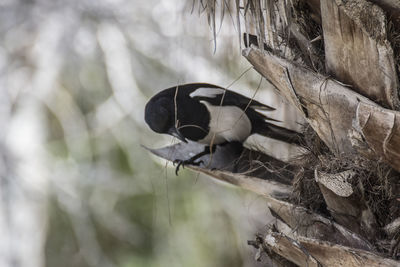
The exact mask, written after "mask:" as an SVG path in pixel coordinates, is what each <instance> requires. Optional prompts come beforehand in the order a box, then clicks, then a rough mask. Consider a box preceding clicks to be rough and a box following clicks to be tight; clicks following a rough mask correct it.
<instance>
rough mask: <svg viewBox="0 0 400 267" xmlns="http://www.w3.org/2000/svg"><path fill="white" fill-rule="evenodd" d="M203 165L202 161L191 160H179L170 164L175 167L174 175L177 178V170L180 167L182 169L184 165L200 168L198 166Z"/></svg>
mask: <svg viewBox="0 0 400 267" xmlns="http://www.w3.org/2000/svg"><path fill="white" fill-rule="evenodd" d="M202 163H204V162H203V161H202V160H199V161H196V162H195V161H192V160H190V159H189V160H181V159H176V160H174V161H173V162H172V164H173V165H174V166H175V165H176V168H175V175H176V176H178V172H179V168H180V167H181V166H182V168H183V169H184V168H185V165H187V164H189V165H193V166H200V164H202Z"/></svg>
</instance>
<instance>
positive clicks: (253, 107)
mask: <svg viewBox="0 0 400 267" xmlns="http://www.w3.org/2000/svg"><path fill="white" fill-rule="evenodd" d="M274 110H275V108H273V107H271V106H268V105H265V104H262V103H260V102H258V101H256V100H254V99H250V98H248V97H246V96H244V95H241V94H239V93H236V92H234V91H231V90H229V89H226V88H223V87H220V86H218V85H214V84H209V83H188V84H182V85H176V86H173V87H170V88H167V89H164V90H162V91H160V92H159V93H157V94H156V95H154V96H153V97H152V98H151V99H150V100H149V101H148V102H147V104H146V106H145V113H144V114H145V122H146V123H147V124H148V126H149V127H150V129H151V130H153V131H154V132H156V133H160V134H169V135H171V136H174V137H176V138H177V139H179V140H180V141H182V142H185V143H187V142H188V140H190V141H193V142H197V143H200V144H204V145H205V148H204V151H202V152H201V153H198V154H197V155H195V156H193V157H191V158H190V159H188V160H179V159H178V160H175V161H174V165H175V164H177V167H176V170H175V173H176V175H178V171H179V167H180V166H182V167H184V166H185V165H186V164H191V165H197V166H198V165H200V164H201V163H202V161H197V162H196V160H197V159H199V158H200V157H202V156H204V155H207V154H211V153H213V152H214V151H215V149H216V146H218V145H219V146H223V145H225V144H227V143H232V142H235V143H238V144H243V142H244V141H245V140H246V139H247V138H248V137H249V136H250V135H252V134H255V133H258V134H261V135H263V136H267V137H270V138H273V139H276V140H280V141H284V142H286V143H290V144H296V145H301V143H302V141H301V139H302V134H301V133H298V132H296V131H293V130H290V129H287V128H284V127H281V126H278V125H275V124H273V123H271V122H279V121H278V120H275V119H273V118H270V117H268V116H266V115H264V114H262V113H260V111H271V112H272V111H274Z"/></svg>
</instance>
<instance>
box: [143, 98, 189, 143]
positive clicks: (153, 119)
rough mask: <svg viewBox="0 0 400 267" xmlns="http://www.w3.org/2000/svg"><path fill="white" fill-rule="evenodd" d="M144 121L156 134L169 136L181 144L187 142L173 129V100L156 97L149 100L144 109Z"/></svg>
mask: <svg viewBox="0 0 400 267" xmlns="http://www.w3.org/2000/svg"><path fill="white" fill-rule="evenodd" d="M144 120H145V121H146V123H147V124H148V125H149V126H150V128H151V129H152V130H153V131H155V132H156V133H162V134H170V135H172V136H175V137H176V138H178V139H179V140H181V141H183V142H187V141H186V139H185V137H184V136H183V135H182V134H181V133H180V132H179V130H178V129H176V127H175V112H174V103H173V99H170V98H168V97H157V95H156V96H155V97H153V98H152V99H150V101H149V102H147V104H146V107H145V112H144Z"/></svg>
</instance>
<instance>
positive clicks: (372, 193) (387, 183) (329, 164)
mask: <svg viewBox="0 0 400 267" xmlns="http://www.w3.org/2000/svg"><path fill="white" fill-rule="evenodd" d="M305 135H306V136H307V137H308V139H307V144H306V148H307V152H306V153H304V154H302V155H300V156H299V157H297V158H296V159H295V161H294V162H295V164H296V165H297V166H299V168H298V171H297V173H296V175H295V179H294V181H293V194H292V198H291V202H293V203H295V204H298V205H301V206H304V207H306V208H308V209H310V210H312V211H314V212H317V213H319V214H322V215H324V216H325V217H328V218H330V217H331V214H330V212H329V211H328V208H327V205H326V202H325V200H324V196H323V194H322V193H321V190H320V187H319V185H318V183H317V182H316V180H315V177H314V170H315V169H318V170H320V171H323V172H325V173H331V174H336V173H340V172H343V171H347V170H351V171H352V172H354V173H355V175H354V176H353V177H352V179H351V181H349V182H350V183H351V185H352V187H353V189H354V192H355V194H356V195H355V196H353V197H354V198H356V199H359V200H360V203H363V205H365V206H366V207H364V209H368V210H370V211H371V212H372V214H373V216H374V217H375V221H376V223H377V236H369V237H368V236H367V237H366V238H367V239H370V241H372V242H373V243H374V245H375V246H376V249H377V250H378V251H380V252H383V253H389V250H390V246H389V245H388V244H389V243H390V241H389V240H387V239H390V237H388V236H387V235H386V234H385V233H384V231H383V230H382V229H383V228H384V227H385V226H386V225H388V224H389V223H390V222H392V221H393V220H395V219H396V218H398V217H400V206H399V201H398V198H399V195H398V194H399V192H400V190H399V189H400V182H399V181H400V174H399V173H398V172H397V171H395V170H394V169H393V168H392V167H390V166H389V165H388V164H387V163H385V162H383V161H376V160H370V159H366V158H363V157H361V156H353V157H349V156H342V157H337V156H335V155H334V154H332V153H331V152H330V151H329V149H328V147H327V146H326V145H325V144H324V143H323V142H322V141H321V139H320V138H319V137H318V135H317V134H316V133H315V132H314V130H312V128H311V127H308V128H307V129H306V130H305Z"/></svg>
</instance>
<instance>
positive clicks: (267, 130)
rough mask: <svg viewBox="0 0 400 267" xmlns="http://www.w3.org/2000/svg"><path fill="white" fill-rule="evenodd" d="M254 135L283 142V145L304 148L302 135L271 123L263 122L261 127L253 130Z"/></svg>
mask: <svg viewBox="0 0 400 267" xmlns="http://www.w3.org/2000/svg"><path fill="white" fill-rule="evenodd" d="M254 133H257V134H260V135H262V136H266V137H269V138H272V139H276V140H279V141H283V142H285V143H289V144H294V145H299V146H304V145H305V144H306V142H305V139H304V135H303V134H302V133H299V132H296V131H293V130H290V129H287V128H284V127H281V126H277V125H275V124H272V123H268V122H264V123H263V127H258V129H254Z"/></svg>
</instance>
